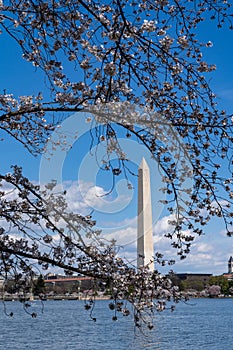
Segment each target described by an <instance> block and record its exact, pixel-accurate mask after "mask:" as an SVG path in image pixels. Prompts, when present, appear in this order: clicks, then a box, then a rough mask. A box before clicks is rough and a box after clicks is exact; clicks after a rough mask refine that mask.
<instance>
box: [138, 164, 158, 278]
mask: <svg viewBox="0 0 233 350" xmlns="http://www.w3.org/2000/svg"><path fill="white" fill-rule="evenodd" d="M153 256H154V245H153V230H152V210H151V189H150V170H149V167H148V165H147V163H146V161H145V159H144V158H142V161H141V164H140V166H139V169H138V234H137V267H138V269H140V268H142V267H143V266H146V265H148V267H149V270H150V271H154V259H153Z"/></svg>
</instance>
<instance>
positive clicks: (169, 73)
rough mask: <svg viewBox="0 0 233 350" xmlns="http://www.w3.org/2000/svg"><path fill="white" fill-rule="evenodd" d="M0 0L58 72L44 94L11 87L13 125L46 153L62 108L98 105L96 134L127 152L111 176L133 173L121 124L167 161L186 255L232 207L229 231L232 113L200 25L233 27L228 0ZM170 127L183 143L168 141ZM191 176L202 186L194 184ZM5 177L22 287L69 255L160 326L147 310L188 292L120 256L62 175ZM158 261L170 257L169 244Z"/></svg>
mask: <svg viewBox="0 0 233 350" xmlns="http://www.w3.org/2000/svg"><path fill="white" fill-rule="evenodd" d="M0 8H1V14H0V26H1V30H2V32H5V33H6V34H8V35H9V36H11V37H12V38H13V39H14V40H15V45H19V46H20V48H21V50H22V55H23V58H24V59H25V60H26V61H28V62H29V64H30V63H31V64H33V65H34V66H35V67H36V69H38V70H40V71H41V74H44V75H45V76H46V84H45V91H42V92H38V94H37V95H36V96H19V97H17V96H13V95H11V94H8V93H3V94H2V95H0V106H1V115H0V120H1V129H2V130H3V131H4V132H5V133H7V134H9V135H10V136H11V137H13V138H14V139H16V140H17V141H18V142H20V143H22V144H23V145H24V146H25V147H26V148H27V149H28V151H29V152H31V153H32V154H37V153H40V152H43V151H44V147H45V142H46V140H47V138H48V136H49V135H50V134H51V132H52V131H53V130H54V128H56V126H57V125H58V124H59V123H60V122H61V120H64V119H65V118H67V116H69V115H70V113H74V112H79V111H84V110H87V111H91V113H93V115H94V116H95V123H96V126H98V123H101V125H102V127H101V130H100V129H98V128H96V130H97V131H96V135H95V137H96V143H97V144H98V143H101V141H102V140H103V139H104V140H106V142H107V144H108V147H107V148H106V153H107V154H109V153H112V152H114V154H115V155H117V157H118V158H119V166H118V167H117V168H116V167H115V166H113V164H112V161H111V158H110V157H109V158H108V157H107V161H106V160H105V162H104V166H105V167H104V169H105V171H106V172H109V174H110V176H113V178H115V177H116V176H118V175H119V174H120V173H121V172H124V173H125V176H126V177H128V176H130V175H131V173H130V171H127V170H128V163H129V162H130V160H128V159H127V156H126V155H125V153H124V150H123V149H121V147H120V145H119V143H118V130H119V127H120V128H121V130H124V131H125V137H127V138H128V137H135V139H136V140H137V141H138V142H140V143H141V144H143V145H144V147H145V148H146V149H148V150H149V151H150V153H151V156H152V157H153V159H154V160H155V161H157V162H158V164H159V167H160V169H161V171H162V173H163V182H164V186H163V188H162V189H161V190H162V191H163V192H164V193H165V194H166V196H167V197H166V200H165V201H164V205H166V206H167V210H168V212H169V214H170V217H171V220H170V223H171V230H170V232H167V233H166V236H167V237H169V238H171V243H172V245H173V246H174V247H175V248H176V249H177V253H178V255H179V256H180V258H182V259H183V258H185V256H186V254H187V253H189V251H190V246H191V242H192V241H193V239H194V237H195V236H196V235H201V234H202V233H203V232H204V228H205V226H206V225H207V223H208V222H209V220H210V219H211V217H214V216H217V217H220V218H221V219H222V220H223V222H224V224H225V228H226V234H228V235H229V236H230V235H231V234H232V216H233V214H232V213H233V212H232V199H233V190H232V184H231V183H232V180H231V177H232V155H231V143H232V137H233V136H232V135H233V134H232V119H231V116H229V115H227V114H226V113H225V112H224V111H221V110H219V108H218V106H217V104H216V99H215V95H214V93H213V92H212V90H211V87H210V85H209V83H208V76H209V75H210V73H211V72H212V71H214V70H215V69H216V66H215V65H214V64H209V63H207V62H206V61H205V59H204V57H203V53H202V51H203V50H204V49H206V48H208V47H211V46H212V43H211V42H210V41H209V40H208V38H206V42H200V41H199V40H198V36H197V30H198V26H199V24H200V23H202V22H203V21H213V25H217V26H218V27H219V29H220V28H221V27H222V26H228V27H229V28H230V29H232V20H231V19H232V16H231V11H232V8H231V6H230V4H229V3H228V1H225V0H216V1H212V2H209V1H207V0H192V1H176V0H158V1H157V0H153V1H150V0H148V1H139V2H135V1H134V0H127V1H124V2H123V1H121V0H109V1H98V0H96V1H84V0H81V1H66V0H61V1H48V2H47V1H44V0H39V1H31V0H25V1H17V0H14V1H10V0H3V1H1V3H0ZM6 69H7V67H6ZM47 89H49V93H48V91H47ZM44 96H46V97H44ZM47 96H49V98H48V97H47ZM138 108H140V112H139V110H138ZM121 132H122V131H121ZM170 137H171V138H173V139H174V140H175V143H176V147H177V145H178V151H175V152H174V143H172V142H167V141H166V140H167V139H168V138H170ZM180 140H182V142H181V141H180ZM61 142H62V141H61ZM223 163H224V166H225V164H227V166H228V168H227V170H226V169H225V168H224V171H222V169H221V166H222V164H223ZM187 177H188V178H192V181H193V185H192V188H189V187H188V186H186V185H185V181H186V179H187ZM0 180H1V209H0V213H1V226H2V227H1V232H0V233H1V238H0V252H1V255H0V262H1V264H0V274H1V275H2V276H4V277H5V278H9V277H10V276H11V277H13V278H14V280H15V287H16V288H22V287H23V288H24V290H25V291H27V288H30V283H31V280H32V279H33V276H34V275H35V274H36V273H38V270H40V268H42V269H44V270H47V269H48V268H50V267H51V266H58V267H60V268H61V269H63V270H64V271H65V272H66V273H72V272H75V273H80V274H83V275H85V276H90V277H92V278H93V279H96V280H98V281H99V280H101V281H102V282H105V283H110V285H111V289H112V294H113V300H114V302H113V303H111V304H110V309H112V310H114V312H115V311H116V310H118V311H120V312H122V313H123V314H125V315H126V314H128V312H129V311H128V309H127V308H126V307H125V305H124V303H123V304H121V303H120V304H119V303H118V299H119V298H122V299H124V300H127V301H129V302H131V303H132V304H133V305H134V310H135V311H134V319H135V323H136V325H137V326H140V325H141V322H143V321H145V322H146V323H147V325H148V327H149V328H151V327H152V323H151V319H150V321H148V318H143V311H144V312H145V310H146V311H148V310H149V311H151V310H152V309H153V307H154V306H156V308H157V310H158V311H161V310H162V309H163V308H164V304H162V303H161V301H160V300H161V299H166V300H171V299H173V300H175V301H178V300H179V299H180V298H181V296H180V294H179V293H178V291H177V289H176V288H175V287H173V286H172V285H171V283H170V281H169V279H168V278H167V277H164V276H162V275H161V274H160V273H159V272H158V271H157V270H156V271H155V272H154V273H150V272H149V271H148V270H147V269H146V267H145V269H142V270H140V271H136V270H135V269H134V268H133V267H130V266H129V265H128V264H127V263H126V262H125V261H123V260H122V259H121V258H119V257H118V255H117V250H116V247H115V244H114V242H110V244H109V243H108V244H106V242H105V241H104V240H103V239H102V238H101V235H100V232H99V231H98V230H96V229H95V222H94V221H93V220H92V218H88V217H84V216H82V215H81V214H77V213H76V214H75V213H71V212H70V211H69V210H67V204H66V200H65V195H64V194H63V193H60V194H57V195H55V194H54V192H53V191H52V190H53V186H54V185H55V184H53V183H50V184H47V185H46V186H45V187H41V188H40V187H39V186H38V185H37V184H34V183H33V182H31V181H29V179H27V178H25V177H24V176H23V173H22V170H21V169H20V168H19V167H17V166H15V167H13V170H12V173H9V174H6V175H5V174H1V176H0ZM12 232H14V234H12ZM187 232H188V234H187ZM83 235H84V236H85V237H86V238H87V240H84V239H83ZM155 262H156V263H162V264H164V260H163V257H162V256H161V255H160V254H159V253H157V254H156V255H155ZM154 299H157V300H158V303H157V304H153V300H154ZM89 307H92V305H90V304H87V309H88V308H89ZM113 319H116V315H115V314H114V316H113Z"/></svg>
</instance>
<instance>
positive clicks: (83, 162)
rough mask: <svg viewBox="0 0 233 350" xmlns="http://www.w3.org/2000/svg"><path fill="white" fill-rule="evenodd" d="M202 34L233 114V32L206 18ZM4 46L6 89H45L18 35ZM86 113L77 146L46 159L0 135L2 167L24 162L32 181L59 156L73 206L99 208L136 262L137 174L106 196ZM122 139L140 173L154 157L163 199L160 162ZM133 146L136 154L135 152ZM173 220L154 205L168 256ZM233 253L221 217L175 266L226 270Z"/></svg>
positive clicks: (157, 237)
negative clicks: (143, 163)
mask: <svg viewBox="0 0 233 350" xmlns="http://www.w3.org/2000/svg"><path fill="white" fill-rule="evenodd" d="M199 36H200V38H202V39H203V40H204V41H209V40H210V41H212V42H213V47H212V48H210V49H208V50H205V53H206V57H207V58H208V61H209V62H210V63H215V64H216V65H217V71H216V72H213V73H211V75H209V77H210V83H211V86H212V87H213V90H214V91H215V93H216V94H217V98H218V101H219V105H220V106H221V108H224V109H226V110H227V112H228V113H233V106H232V101H233V65H232V62H233V50H232V43H233V31H229V30H226V29H217V28H216V27H215V26H214V23H212V24H211V25H210V24H206V23H203V24H202V25H201V27H200V30H199ZM0 45H1V57H0V62H1V64H0V77H1V80H0V92H1V93H3V92H4V90H5V91H6V92H7V93H13V94H14V95H15V96H18V95H26V94H37V93H38V92H39V91H42V92H43V91H44V89H45V88H44V76H43V74H41V72H40V71H39V70H36V69H35V68H34V67H33V66H32V65H30V64H29V63H27V62H25V61H24V60H23V59H22V58H21V52H20V50H19V48H18V47H17V45H15V43H14V42H13V40H12V39H10V38H8V37H7V36H6V35H4V34H2V35H0ZM71 118H72V117H71ZM86 118H87V116H82V123H80V122H79V123H78V124H75V128H77V132H78V136H77V135H76V134H75V133H74V134H73V135H71V136H70V137H71V138H70V142H71V143H72V147H69V146H68V147H67V149H66V150H65V152H64V154H63V153H62V152H61V151H56V152H54V154H53V155H52V157H51V160H50V161H48V153H47V154H46V155H45V156H44V157H43V158H42V160H43V162H42V163H41V157H40V156H39V157H37V158H35V157H32V156H31V155H30V154H28V152H27V151H26V150H25V149H24V148H23V147H22V146H21V145H19V144H18V143H16V142H15V141H13V140H12V139H9V138H8V137H7V136H6V135H3V134H2V133H1V132H0V138H2V137H4V142H3V141H2V142H0V149H1V162H0V171H1V172H3V173H5V172H7V171H9V170H10V165H12V164H18V165H21V166H22V167H23V169H24V173H25V175H27V176H28V177H29V178H30V179H31V180H35V181H39V179H40V178H43V176H47V175H48V174H49V173H50V171H51V174H52V175H51V176H52V177H53V178H54V177H56V176H58V172H57V171H56V168H55V166H54V165H51V164H52V162H53V161H55V163H58V164H59V169H61V168H62V171H61V179H62V182H63V186H64V187H67V188H69V189H70V190H69V191H68V200H69V202H70V207H71V208H72V209H74V210H81V211H82V212H83V213H84V214H88V213H90V211H91V210H92V209H93V208H94V212H93V216H94V217H95V218H96V219H97V226H98V227H100V228H101V229H103V230H104V233H105V234H106V235H107V237H108V238H109V239H110V238H116V237H117V238H119V243H120V244H121V245H122V246H124V248H123V249H122V254H123V255H125V257H126V258H127V259H129V260H130V261H133V260H134V258H135V254H136V252H135V247H136V214H137V208H136V203H137V189H136V177H135V178H132V179H131V182H132V187H133V189H131V190H126V184H125V183H124V179H123V177H119V179H118V181H117V183H116V187H115V189H114V191H113V192H112V193H111V195H110V196H109V197H106V196H103V194H104V193H105V192H108V191H109V189H110V188H111V178H110V177H109V176H108V177H107V176H105V175H104V174H103V173H100V172H99V170H98V167H97V164H96V161H95V157H94V156H91V154H90V153H89V149H88V147H89V146H88V145H89V142H90V141H89V138H88V136H87V135H85V134H84V130H85V128H88V127H89V126H87V123H86ZM81 124H82V127H81ZM72 125H73V124H72ZM81 135H83V136H82V137H81ZM121 142H122V144H123V145H124V147H125V148H126V149H127V152H128V154H129V156H130V158H131V159H132V160H133V162H134V166H133V170H134V171H135V172H137V166H138V165H139V163H140V161H141V157H142V155H144V156H145V157H146V159H147V160H148V162H149V165H150V168H151V174H152V177H151V182H152V188H153V191H152V202H153V203H158V202H157V201H158V199H159V198H161V193H160V192H159V191H158V188H159V185H160V183H161V179H160V174H159V172H158V168H157V165H156V163H154V162H152V161H151V160H150V157H149V155H148V154H145V153H144V152H145V150H144V148H142V146H139V145H135V144H134V143H133V142H134V141H133V140H126V139H125V138H123V134H122V140H121ZM87 146H88V147H87ZM103 146H104V143H103ZM131 150H133V153H131V154H130V152H131ZM55 153H56V154H58V158H54V157H55ZM92 154H94V152H92ZM62 157H63V158H64V159H62ZM46 160H47V161H46ZM63 161H64V162H63ZM77 180H79V185H80V186H79V189H77V184H76V181H77ZM110 211H111V213H110ZM167 221H168V218H167V217H166V214H164V212H163V207H162V206H161V205H158V204H156V205H154V211H153V222H154V242H155V250H161V251H163V252H164V254H165V257H168V258H169V257H170V256H171V255H174V256H175V251H174V249H173V250H172V248H171V247H170V245H169V241H166V240H165V239H164V238H163V237H162V233H163V232H165V231H166V229H167V228H168V227H167V225H168V224H167ZM230 254H233V244H232V239H230V238H227V237H226V236H225V235H224V226H223V224H222V223H221V221H220V220H217V219H216V220H214V221H213V223H212V224H210V225H209V227H208V233H207V234H206V235H205V236H203V237H200V238H198V239H197V240H196V241H195V243H194V245H193V250H192V251H191V254H190V255H189V257H188V258H187V259H186V260H185V261H182V262H177V264H176V265H175V267H174V269H175V270H176V271H178V272H205V273H213V274H221V273H223V272H226V271H227V260H228V258H229V255H230Z"/></svg>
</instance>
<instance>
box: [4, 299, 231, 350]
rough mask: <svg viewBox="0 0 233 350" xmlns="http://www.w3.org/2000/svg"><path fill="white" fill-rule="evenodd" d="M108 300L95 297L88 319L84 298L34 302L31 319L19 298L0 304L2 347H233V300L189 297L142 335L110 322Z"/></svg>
mask: <svg viewBox="0 0 233 350" xmlns="http://www.w3.org/2000/svg"><path fill="white" fill-rule="evenodd" d="M108 303H109V302H108V301H97V302H96V306H95V311H94V314H93V316H95V317H96V318H97V321H96V322H93V321H91V320H90V318H89V316H88V312H87V311H86V310H84V302H83V301H71V300H63V301H46V302H45V303H44V312H43V314H41V304H40V302H38V301H35V302H33V305H32V307H31V311H33V312H37V313H38V317H37V318H31V316H29V315H27V314H26V313H25V311H23V310H22V305H21V304H20V303H19V302H7V303H6V307H7V311H8V312H13V313H14V316H13V317H7V316H5V314H4V312H3V303H2V302H0V308H1V311H0V327H1V328H0V349H1V350H25V349H30V350H142V349H153V350H178V349H179V350H202V349H203V350H204V349H208V350H209V349H211V350H225V349H227V350H233V330H232V323H233V299H195V300H194V299H193V300H191V301H189V304H188V305H186V304H184V303H180V304H178V305H177V308H176V310H175V312H173V313H171V312H163V313H160V314H157V315H156V317H155V322H154V329H153V330H152V331H148V332H146V334H144V335H142V334H141V333H139V332H138V331H136V330H135V328H134V325H133V322H132V319H131V318H128V317H123V316H122V317H121V318H120V319H119V320H118V321H116V322H113V321H112V320H111V317H112V313H111V310H109V309H108V307H107V305H108Z"/></svg>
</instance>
